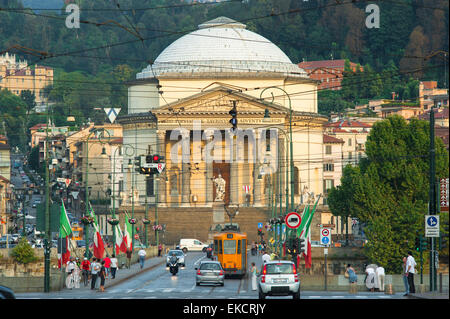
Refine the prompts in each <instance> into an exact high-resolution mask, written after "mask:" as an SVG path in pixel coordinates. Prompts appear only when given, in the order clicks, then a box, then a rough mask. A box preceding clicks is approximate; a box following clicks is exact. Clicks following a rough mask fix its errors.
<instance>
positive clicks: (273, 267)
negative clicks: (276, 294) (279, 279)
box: [266, 263, 294, 275]
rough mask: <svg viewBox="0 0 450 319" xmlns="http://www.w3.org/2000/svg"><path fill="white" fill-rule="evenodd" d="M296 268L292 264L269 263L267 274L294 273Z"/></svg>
mask: <svg viewBox="0 0 450 319" xmlns="http://www.w3.org/2000/svg"><path fill="white" fill-rule="evenodd" d="M293 273H294V268H293V267H292V264H282V263H279V264H267V265H266V274H268V275H274V274H293Z"/></svg>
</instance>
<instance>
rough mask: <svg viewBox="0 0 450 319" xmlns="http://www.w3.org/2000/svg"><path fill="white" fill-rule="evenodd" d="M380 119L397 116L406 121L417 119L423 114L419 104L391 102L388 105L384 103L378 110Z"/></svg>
mask: <svg viewBox="0 0 450 319" xmlns="http://www.w3.org/2000/svg"><path fill="white" fill-rule="evenodd" d="M379 112H380V117H381V118H383V119H385V118H387V117H389V116H392V115H399V116H401V117H403V118H404V119H406V120H408V119H410V118H413V117H417V116H419V115H420V114H422V113H423V109H422V108H420V105H419V104H417V105H416V104H415V103H407V102H401V101H398V102H396V101H393V102H389V103H384V104H382V105H381V109H380V110H379Z"/></svg>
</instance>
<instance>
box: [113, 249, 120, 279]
mask: <svg viewBox="0 0 450 319" xmlns="http://www.w3.org/2000/svg"><path fill="white" fill-rule="evenodd" d="M118 264H119V261H118V260H117V258H116V255H115V254H112V256H111V277H112V279H114V278H116V271H117V265H118Z"/></svg>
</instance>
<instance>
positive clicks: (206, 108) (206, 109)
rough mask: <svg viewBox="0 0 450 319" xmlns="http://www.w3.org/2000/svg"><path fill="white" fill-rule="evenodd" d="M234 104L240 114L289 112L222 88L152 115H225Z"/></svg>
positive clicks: (277, 106)
mask: <svg viewBox="0 0 450 319" xmlns="http://www.w3.org/2000/svg"><path fill="white" fill-rule="evenodd" d="M233 103H236V108H237V111H238V112H239V113H240V114H245V113H248V114H251V113H264V112H265V110H266V109H268V110H269V112H270V113H271V114H276V113H278V114H284V113H286V112H288V111H289V110H288V109H286V108H285V107H283V106H281V105H278V104H274V103H269V102H266V101H263V100H259V99H257V98H255V97H253V96H251V95H248V94H245V93H242V92H238V91H235V90H231V89H230V88H227V87H222V86H220V87H215V88H213V89H210V90H207V91H204V92H201V93H198V94H194V95H191V96H189V97H187V98H184V99H180V100H179V101H176V102H173V103H169V104H166V105H164V106H161V107H159V108H157V109H153V110H152V113H154V114H155V115H157V116H158V115H163V114H167V113H170V114H173V113H177V114H179V115H183V114H186V115H187V114H192V113H202V114H206V113H211V114H214V113H218V114H223V113H228V112H229V111H230V110H231V108H232V107H233Z"/></svg>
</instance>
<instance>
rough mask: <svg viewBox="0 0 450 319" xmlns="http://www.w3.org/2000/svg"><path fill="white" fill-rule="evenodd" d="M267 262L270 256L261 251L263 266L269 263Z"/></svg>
mask: <svg viewBox="0 0 450 319" xmlns="http://www.w3.org/2000/svg"><path fill="white" fill-rule="evenodd" d="M269 261H270V255H269V254H268V253H267V252H266V251H263V255H262V262H263V264H265V263H266V262H269Z"/></svg>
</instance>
